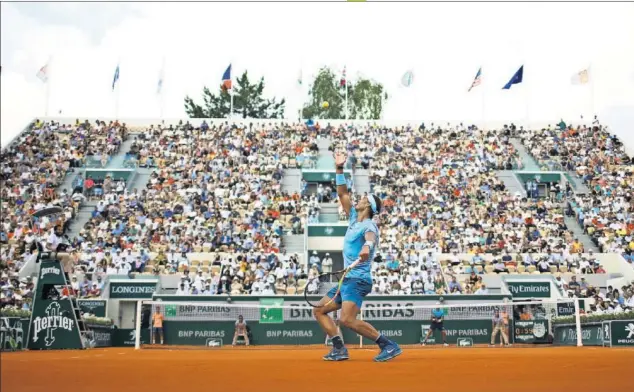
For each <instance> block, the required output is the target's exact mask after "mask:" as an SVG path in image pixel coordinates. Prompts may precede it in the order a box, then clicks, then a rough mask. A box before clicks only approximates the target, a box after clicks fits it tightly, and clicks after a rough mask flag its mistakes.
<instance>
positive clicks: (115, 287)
mask: <svg viewBox="0 0 634 392" xmlns="http://www.w3.org/2000/svg"><path fill="white" fill-rule="evenodd" d="M157 283H158V281H157V280H138V279H129V280H128V279H122V280H111V281H110V292H109V293H110V298H111V299H150V298H152V295H154V292H155V291H156V286H157Z"/></svg>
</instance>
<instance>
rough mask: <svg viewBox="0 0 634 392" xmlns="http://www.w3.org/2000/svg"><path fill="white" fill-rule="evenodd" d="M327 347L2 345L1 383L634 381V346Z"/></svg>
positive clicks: (396, 386)
mask: <svg viewBox="0 0 634 392" xmlns="http://www.w3.org/2000/svg"><path fill="white" fill-rule="evenodd" d="M325 353H326V348H325V347H319V348H313V347H309V348H296V349H274V348H262V347H259V348H256V347H253V348H249V347H238V348H231V347H224V348H221V349H200V350H198V349H197V350H183V349H176V350H174V349H167V348H165V349H144V350H138V351H135V350H134V349H128V348H106V349H93V350H85V351H34V352H17V353H3V354H2V356H1V366H2V380H1V384H0V385H1V390H2V392H18V391H20V392H28V391H38V392H39V391H86V392H97V391H108V392H128V391H130V392H132V391H134V392H139V391H170V392H171V391H187V392H198V391H204V392H216V391H223V392H224V391H226V392H240V391H249V392H266V391H275V392H291V391H292V392H312V391H319V392H324V391H331V392H345V391H355V392H371V391H381V392H394V391H408V392H419V391H425V392H435V391H438V392H440V391H466V392H477V391H486V392H497V391H504V392H514V391H530V392H537V391H538V392H544V391H571V392H572V391H574V392H581V391H593V392H618V391H624V392H626V391H628V392H632V391H634V349H630V348H612V349H609V348H601V347H596V348H593V347H583V348H576V347H551V348H515V347H512V348H497V347H496V348H479V347H478V348H460V349H459V348H455V347H449V348H420V349H418V348H410V349H405V350H404V352H403V354H402V355H401V356H400V357H398V358H395V359H394V360H392V361H390V362H386V363H375V362H372V358H373V357H374V355H376V354H377V350H374V349H351V350H350V360H349V361H345V362H324V361H322V360H321V356H322V355H323V354H325Z"/></svg>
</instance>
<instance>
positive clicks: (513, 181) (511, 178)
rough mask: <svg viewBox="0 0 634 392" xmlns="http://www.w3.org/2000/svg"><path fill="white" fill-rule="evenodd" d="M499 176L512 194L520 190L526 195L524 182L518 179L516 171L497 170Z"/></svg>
mask: <svg viewBox="0 0 634 392" xmlns="http://www.w3.org/2000/svg"><path fill="white" fill-rule="evenodd" d="M497 176H498V178H499V179H500V180H502V182H503V183H504V186H506V189H508V191H509V192H510V193H511V195H514V194H516V193H517V192H519V193H520V194H521V195H523V196H526V189H524V186H523V185H522V183H521V182H520V181H519V180H518V179H517V177H516V176H515V173H514V172H513V171H512V170H500V171H498V172H497Z"/></svg>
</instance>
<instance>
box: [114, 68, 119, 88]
mask: <svg viewBox="0 0 634 392" xmlns="http://www.w3.org/2000/svg"><path fill="white" fill-rule="evenodd" d="M117 80H119V64H117V69H115V70H114V78H113V79H112V91H114V86H115V85H116V84H117Z"/></svg>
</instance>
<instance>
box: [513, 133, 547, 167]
mask: <svg viewBox="0 0 634 392" xmlns="http://www.w3.org/2000/svg"><path fill="white" fill-rule="evenodd" d="M509 142H510V143H511V144H512V145H513V147H515V149H517V152H518V153H519V155H520V159H521V160H522V166H523V168H522V170H527V171H540V170H541V169H540V168H539V165H538V164H537V162H536V161H535V159H533V157H532V156H531V154H529V153H528V151H526V148H525V147H524V145H523V144H522V141H521V140H520V139H518V138H510V139H509Z"/></svg>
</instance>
